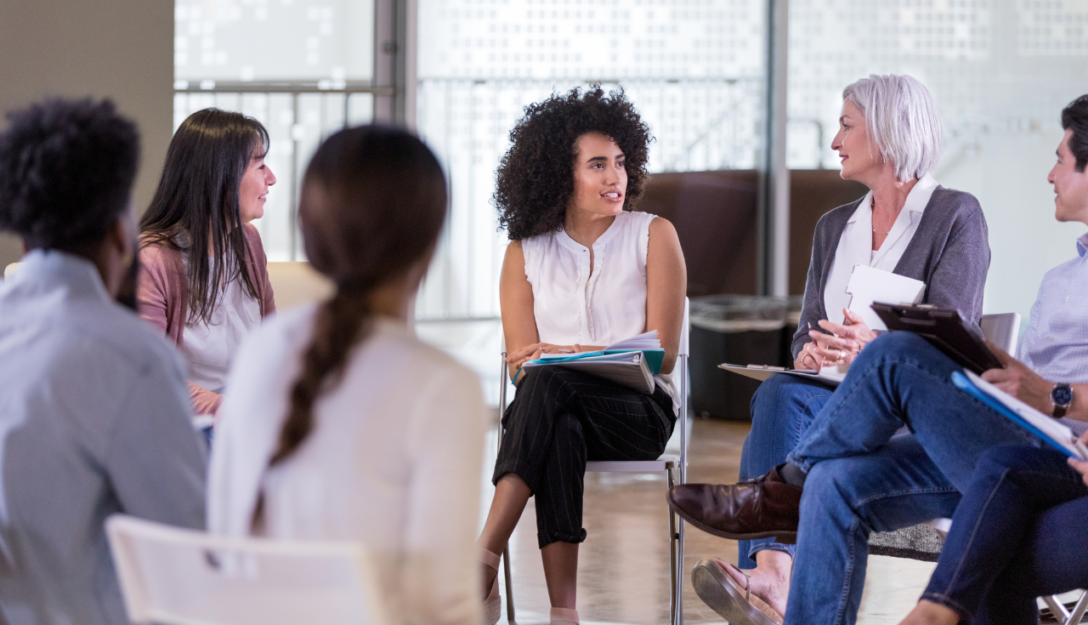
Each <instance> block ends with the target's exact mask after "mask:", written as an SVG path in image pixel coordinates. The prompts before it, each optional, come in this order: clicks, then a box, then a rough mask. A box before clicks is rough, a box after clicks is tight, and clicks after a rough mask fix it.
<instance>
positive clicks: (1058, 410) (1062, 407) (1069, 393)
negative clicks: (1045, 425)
mask: <svg viewBox="0 0 1088 625" xmlns="http://www.w3.org/2000/svg"><path fill="white" fill-rule="evenodd" d="M1050 403H1052V404H1054V412H1052V413H1050V416H1052V417H1054V418H1055V419H1061V418H1062V417H1064V416H1065V411H1066V410H1068V409H1069V405H1070V404H1072V403H1073V387H1071V386H1069V385H1068V384H1055V385H1054V388H1053V389H1052V390H1051V391H1050Z"/></svg>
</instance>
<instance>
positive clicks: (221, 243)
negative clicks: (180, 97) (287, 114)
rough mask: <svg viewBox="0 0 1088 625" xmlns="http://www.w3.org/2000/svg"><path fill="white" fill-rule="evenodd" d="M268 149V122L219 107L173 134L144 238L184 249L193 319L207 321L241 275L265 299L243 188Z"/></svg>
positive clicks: (146, 218) (249, 290)
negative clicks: (249, 259)
mask: <svg viewBox="0 0 1088 625" xmlns="http://www.w3.org/2000/svg"><path fill="white" fill-rule="evenodd" d="M267 152H268V131H267V130H265V128H264V126H263V125H261V122H259V121H257V120H255V119H253V118H252V117H246V116H245V115H242V114H241V113H233V112H230V111H222V110H219V109H216V108H207V109H204V110H201V111H197V112H195V113H193V114H192V115H190V116H189V117H188V118H186V120H185V121H183V122H182V123H181V126H179V127H178V130H177V132H175V133H174V138H173V139H171V140H170V147H169V148H167V150H166V163H165V164H164V165H163V169H162V177H161V178H160V179H159V186H158V188H157V189H156V190H155V196H154V197H153V198H152V199H151V204H150V206H148V208H147V212H146V213H144V216H143V218H142V219H140V233H141V234H140V244H141V246H145V245H165V246H167V247H169V248H171V249H175V250H180V251H181V252H182V254H184V256H185V266H186V271H185V273H186V282H187V284H188V287H189V288H188V290H189V298H188V301H187V302H186V304H187V306H188V309H189V313H188V318H187V319H185V321H186V322H188V321H195V320H200V321H204V322H207V321H208V320H209V319H210V317H211V314H212V311H214V310H215V307H216V304H217V303H218V300H219V293H220V291H221V290H222V285H224V284H226V283H228V282H230V281H231V280H234V279H235V278H236V277H239V276H240V277H241V280H242V286H243V287H244V288H245V290H246V292H247V293H249V295H250V297H257V290H256V288H255V284H256V281H255V278H254V276H251V275H250V273H249V266H248V265H247V264H246V256H247V254H248V253H249V249H248V246H247V245H246V239H245V235H244V231H243V230H242V211H241V207H240V204H239V199H238V192H239V189H240V187H241V186H242V176H243V175H244V174H245V173H246V168H247V167H248V166H249V163H250V161H251V160H252V159H253V156H254V154H255V153H258V154H263V153H267ZM209 253H210V254H211V257H212V259H213V260H209V257H208V256H209ZM213 269H214V271H213Z"/></svg>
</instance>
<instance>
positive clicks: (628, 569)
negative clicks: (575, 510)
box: [484, 421, 933, 625]
mask: <svg viewBox="0 0 1088 625" xmlns="http://www.w3.org/2000/svg"><path fill="white" fill-rule="evenodd" d="M747 432H748V425H747V424H744V423H728V422H719V421H695V422H694V423H693V431H692V436H691V444H690V453H691V457H690V462H689V467H690V468H689V472H688V479H689V481H694V482H704V481H709V482H723V483H724V482H733V481H736V478H737V471H738V463H739V459H740V449H741V445H742V444H743V442H744V437H745V436H746V435H747ZM493 443H494V441H493V440H492V445H493ZM489 448H492V446H489ZM489 486H490V485H489ZM664 497H665V480H664V477H663V476H661V477H659V476H656V475H629V474H628V475H621V474H589V475H587V476H586V498H585V519H584V526H585V528H586V531H587V532H588V534H589V538H588V539H587V540H586V542H585V543H584V544H583V546H582V549H581V553H580V556H579V557H580V562H579V576H578V609H579V612H580V614H581V616H582V619H583V620H582V622H583V623H586V624H588V623H597V622H601V623H632V624H635V623H667V622H668V620H669V565H668V562H669V542H668V515H667V507H666V505H665V498H664ZM485 499H486V501H485V502H484V505H485V506H486V504H487V503H489V502H490V492H489V491H488V492H486V493H485ZM532 505H533V504H532V501H530V504H529V507H528V509H527V510H526V514H525V516H524V517H523V518H522V521H521V524H520V525H519V527H518V530H517V531H516V532H515V533H514V537H513V539H512V541H511V550H512V555H511V561H512V563H513V567H514V568H513V578H514V592H515V596H514V599H515V606H516V607H517V622H518V623H519V625H532V624H534V623H547V614H548V596H547V591H546V588H545V585H544V571H543V568H542V567H541V564H540V552H539V550H538V549H537V543H536V530H535V515H534V513H533V509H532ZM485 511H486V508H485ZM736 548H737V547H736V543H735V542H733V541H728V540H724V539H720V538H716V537H713V536H710V535H708V534H705V533H703V532H700V531H698V530H694V529H691V528H689V529H688V531H687V533H686V553H685V577H687V575H688V573H689V572H690V571H691V567H692V566H693V565H694V564H695V563H696V562H697V561H698V560H700V559H701V558H705V557H708V556H711V555H717V556H721V557H723V558H727V559H735V558H736ZM932 569H933V565H932V564H927V563H921V562H914V561H907V560H900V559H895V558H883V557H874V558H871V561H870V568H869V582H868V584H867V586H866V590H865V598H864V599H863V601H862V609H861V615H860V618H859V621H858V622H859V623H863V624H868V625H875V624H877V623H890V624H895V623H898V622H899V621H900V620H901V619H902V617H903V616H904V615H906V613H907V612H908V611H909V610H910V608H911V606H913V605H914V603H915V602H916V601H917V598H918V595H919V594H920V592H921V589H922V587H923V586H924V585H925V582H926V581H927V579H928V578H929V574H930V572H931V571H932ZM504 614H505V603H504ZM684 621H685V622H686V623H721V622H722V619H721V618H720V617H719V616H718V615H717V614H716V613H715V612H713V611H712V610H710V609H709V608H707V607H706V606H705V605H704V604H703V603H702V602H701V601H700V600H699V598H698V597H697V596H696V595H695V591H694V590H693V589H692V587H691V584H690V582H689V581H688V580H687V579H685V587H684Z"/></svg>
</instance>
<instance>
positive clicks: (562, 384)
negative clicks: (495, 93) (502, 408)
mask: <svg viewBox="0 0 1088 625" xmlns="http://www.w3.org/2000/svg"><path fill="white" fill-rule="evenodd" d="M525 111H526V114H525V116H524V117H523V118H522V119H521V120H520V121H519V122H518V123H517V125H516V126H515V127H514V130H513V131H512V132H511V133H510V138H511V141H512V143H513V145H512V147H511V148H510V151H509V152H507V153H506V155H505V156H504V157H503V160H502V163H501V164H500V166H499V171H498V188H497V190H496V193H495V204H496V205H497V207H498V209H499V211H500V215H499V221H500V223H501V224H502V225H503V227H505V229H506V231H507V233H508V235H509V236H510V240H511V243H510V245H509V246H508V247H507V249H506V258H505V260H504V261H503V268H502V276H501V279H500V284H499V298H500V303H501V306H502V325H503V332H504V334H505V337H506V345H507V350H508V352H507V354H508V358H507V362H508V363H509V368H510V375H511V377H512V379H514V380H515V383H516V384H517V386H518V392H517V396H516V397H515V399H514V401H513V403H511V404H510V407H509V408H508V409H507V410H506V414H505V415H504V416H503V425H504V427H505V433H504V434H503V439H502V448H501V451H500V452H499V457H498V459H497V461H496V463H495V473H494V477H493V481H494V483H495V498H494V500H493V501H492V503H491V509H490V511H489V512H488V516H487V522H486V523H485V525H484V530H483V533H482V534H481V536H480V539H479V541H478V542H477V545H478V546H479V548H480V551H479V555H480V561H481V563H482V565H483V567H482V570H483V581H484V587H483V594H485V595H486V598H485V610H486V616H487V619H486V621H487V622H488V623H492V624H493V623H496V622H497V621H498V619H499V609H500V606H499V596H498V582H497V577H498V562H499V556H498V554H499V553H502V551H503V549H504V547H505V546H506V542H507V540H508V539H509V538H510V535H511V533H513V531H514V527H515V526H516V525H517V522H518V519H519V518H520V517H521V513H522V511H523V510H524V508H525V504H526V503H527V502H528V499H529V497H531V496H535V497H536V513H537V539H538V542H539V545H540V549H541V556H542V558H543V560H544V575H545V578H546V580H547V583H548V595H549V597H550V599H551V604H552V611H551V622H552V623H577V622H578V613H577V612H576V611H575V609H574V607H575V589H576V588H575V587H576V583H575V582H576V579H577V569H578V544H579V543H581V542H582V541H583V540H585V538H586V532H585V530H584V529H583V528H582V490H583V479H584V475H585V467H586V462H587V461H590V460H653V459H656V458H657V457H659V456H660V455H661V453H662V451H663V450H664V449H665V443H666V441H668V440H669V436H670V435H671V434H672V429H673V425H674V424H675V422H676V398H677V392H676V387H675V385H674V384H673V381H672V378H671V372H672V369H673V365H674V364H675V362H676V357H677V351H678V349H679V344H680V331H681V324H682V323H683V314H684V296H685V289H686V287H685V285H686V284H687V270H686V268H685V266H684V256H683V253H682V252H681V250H680V242H679V240H678V239H677V236H676V230H675V229H674V228H673V226H672V224H670V223H669V222H668V221H666V220H664V219H661V218H659V217H655V216H653V215H650V214H647V213H636V212H631V210H632V208H633V207H634V205H635V203H636V202H637V201H638V198H639V196H640V195H641V194H642V189H643V185H644V184H645V181H646V176H647V173H646V160H647V152H648V150H647V146H648V144H649V142H650V141H651V137H650V135H649V129H648V128H647V126H646V125H645V124H644V123H642V121H641V119H640V118H639V115H638V112H637V111H636V110H635V108H634V106H632V104H631V103H630V102H629V101H628V100H627V99H626V98H625V97H624V94H623V92H622V91H621V92H618V93H617V92H612V93H609V94H606V93H605V92H604V91H603V90H601V89H600V87H594V88H592V89H590V90H588V91H585V92H582V91H580V90H579V89H574V90H572V91H570V92H569V93H566V94H563V95H553V96H552V97H550V98H548V99H547V100H545V101H543V102H540V103H537V104H533V105H530V106H529V107H527V108H526V109H525ZM650 330H657V331H658V336H659V338H660V339H661V345H662V347H663V348H664V350H665V359H664V362H663V363H662V366H661V374H660V375H658V376H657V385H656V390H655V391H654V392H653V393H652V394H646V393H640V392H638V391H635V390H632V389H629V388H627V387H624V386H621V385H619V384H616V383H614V382H610V381H608V380H605V379H603V378H599V377H595V376H592V375H588V374H584V373H580V372H575V371H571V370H568V369H562V368H558V367H539V368H534V369H530V370H528V373H526V372H525V371H521V366H522V364H524V363H525V362H526V361H527V360H531V359H536V358H539V357H540V356H541V354H544V353H555V352H560V351H570V352H578V351H594V350H599V349H601V347H602V346H606V345H609V344H611V343H614V342H616V341H619V340H622V339H626V338H630V337H632V336H635V335H637V334H640V333H642V332H647V331H650Z"/></svg>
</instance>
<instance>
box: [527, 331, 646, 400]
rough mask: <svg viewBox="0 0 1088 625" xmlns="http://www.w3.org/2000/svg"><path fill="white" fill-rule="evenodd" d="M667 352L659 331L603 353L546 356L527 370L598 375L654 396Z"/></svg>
mask: <svg viewBox="0 0 1088 625" xmlns="http://www.w3.org/2000/svg"><path fill="white" fill-rule="evenodd" d="M664 359H665V350H663V349H661V341H660V340H658V338H657V330H652V331H650V332H646V333H644V334H640V335H638V336H635V337H632V338H629V339H625V340H623V341H619V342H618V343H613V344H612V345H609V346H608V347H606V348H604V349H603V350H601V351H596V352H579V353H577V354H543V355H542V356H541V357H540V359H539V360H530V361H528V362H526V363H525V364H524V365H522V368H524V369H531V368H533V367H543V366H548V365H554V366H559V367H563V368H565V369H573V370H575V371H581V372H583V373H589V374H592V375H596V376H599V377H602V378H605V379H607V380H611V381H613V382H616V383H617V384H622V385H624V386H626V387H628V388H633V389H635V390H636V391H642V392H643V393H652V392H654V388H656V384H655V382H654V376H655V375H657V374H658V373H660V372H661V362H662V361H663V360H664Z"/></svg>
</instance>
